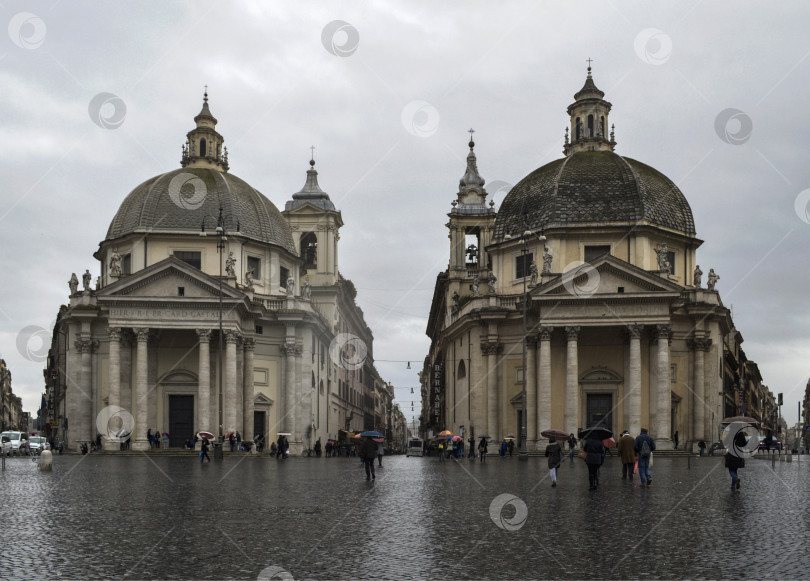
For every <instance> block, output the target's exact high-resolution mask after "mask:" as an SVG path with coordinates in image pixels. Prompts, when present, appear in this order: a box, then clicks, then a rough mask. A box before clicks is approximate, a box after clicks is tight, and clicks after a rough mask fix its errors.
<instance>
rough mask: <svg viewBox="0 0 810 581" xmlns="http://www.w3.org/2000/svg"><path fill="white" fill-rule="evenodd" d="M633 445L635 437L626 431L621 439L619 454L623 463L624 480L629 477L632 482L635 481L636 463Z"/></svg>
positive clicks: (618, 448)
mask: <svg viewBox="0 0 810 581" xmlns="http://www.w3.org/2000/svg"><path fill="white" fill-rule="evenodd" d="M633 444H634V439H633V436H631V435H630V433H629V432H628V431H627V430H625V431H624V432H623V433H622V435H621V437H620V438H619V445H618V447H617V453H618V454H619V458H620V459H621V461H622V480H625V479H627V478H628V476H629V477H630V481H631V482H632V481H633V467H634V466H635V463H636V451H635V450H633Z"/></svg>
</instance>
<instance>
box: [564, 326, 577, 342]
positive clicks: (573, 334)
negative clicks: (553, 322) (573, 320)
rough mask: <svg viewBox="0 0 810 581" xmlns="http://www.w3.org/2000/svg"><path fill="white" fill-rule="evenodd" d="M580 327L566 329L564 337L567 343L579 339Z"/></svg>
mask: <svg viewBox="0 0 810 581" xmlns="http://www.w3.org/2000/svg"><path fill="white" fill-rule="evenodd" d="M579 331H580V327H566V328H565V336H566V337H567V338H568V340H569V341H576V340H577V338H579Z"/></svg>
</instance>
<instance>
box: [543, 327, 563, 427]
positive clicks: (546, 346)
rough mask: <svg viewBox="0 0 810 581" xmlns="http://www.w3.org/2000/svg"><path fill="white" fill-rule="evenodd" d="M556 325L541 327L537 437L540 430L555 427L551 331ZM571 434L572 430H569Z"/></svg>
mask: <svg viewBox="0 0 810 581" xmlns="http://www.w3.org/2000/svg"><path fill="white" fill-rule="evenodd" d="M552 331H554V327H540V332H539V333H538V334H537V338H538V339H539V340H540V357H539V361H538V362H537V384H538V396H537V423H538V425H537V437H538V438H540V432H541V431H543V430H548V429H550V428H555V427H556V426H552V425H551V333H552ZM568 433H569V434H570V433H571V432H568Z"/></svg>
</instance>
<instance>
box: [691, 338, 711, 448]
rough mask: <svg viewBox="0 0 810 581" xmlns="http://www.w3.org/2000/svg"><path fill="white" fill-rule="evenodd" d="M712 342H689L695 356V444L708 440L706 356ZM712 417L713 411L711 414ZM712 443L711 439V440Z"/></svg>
mask: <svg viewBox="0 0 810 581" xmlns="http://www.w3.org/2000/svg"><path fill="white" fill-rule="evenodd" d="M711 343H712V340H711V339H706V338H703V337H695V338H694V339H693V340H692V341H690V342H689V346H690V347H691V348H692V352H693V353H694V355H695V367H694V379H693V380H692V439H693V440H694V441H695V442H698V441H700V440H705V439H706V438H707V436H706V434H705V433H704V428H705V421H706V420H705V418H706V410H707V409H709V405H708V403H707V402H706V396H705V391H704V387H705V386H704V382H705V375H706V374H705V365H704V354H705V353H706V351H707V350H708V349H709V345H711ZM709 415H710V416H711V411H710V412H709ZM709 442H710V443H711V439H709Z"/></svg>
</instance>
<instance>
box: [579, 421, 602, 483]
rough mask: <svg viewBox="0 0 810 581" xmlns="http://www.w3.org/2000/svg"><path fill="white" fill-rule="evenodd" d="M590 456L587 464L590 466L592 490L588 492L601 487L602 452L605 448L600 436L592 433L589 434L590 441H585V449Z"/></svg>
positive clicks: (589, 480) (589, 475)
mask: <svg viewBox="0 0 810 581" xmlns="http://www.w3.org/2000/svg"><path fill="white" fill-rule="evenodd" d="M583 449H584V450H585V452H586V453H587V454H588V455H587V457H586V458H585V464H587V465H588V483H589V484H590V488H588V490H596V487H597V486H598V485H599V467H600V466H601V465H602V452H603V449H604V446H603V445H602V440H600V439H599V436H598V435H597V434H596V433H594V432H591V433H589V434H588V439H587V440H585V447H584V448H583Z"/></svg>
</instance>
